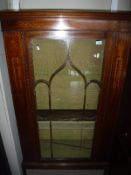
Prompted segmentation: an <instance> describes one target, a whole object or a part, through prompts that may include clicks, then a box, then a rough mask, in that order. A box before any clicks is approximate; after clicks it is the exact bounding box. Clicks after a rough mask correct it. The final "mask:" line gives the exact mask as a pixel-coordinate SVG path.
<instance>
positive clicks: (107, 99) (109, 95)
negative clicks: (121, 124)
mask: <svg viewBox="0 0 131 175" xmlns="http://www.w3.org/2000/svg"><path fill="white" fill-rule="evenodd" d="M129 36H130V34H128V33H119V32H116V33H113V34H111V35H110V37H109V40H108V43H107V49H106V54H105V60H106V61H105V67H104V70H103V82H104V83H103V85H102V93H101V96H100V104H99V111H98V113H99V114H98V115H101V117H100V118H101V119H100V120H98V122H97V124H96V133H95V139H94V149H93V157H95V159H101V160H105V159H109V157H110V155H111V148H112V145H113V143H112V141H113V137H114V135H115V132H116V127H117V122H118V119H119V108H120V102H121V97H122V92H123V86H124V80H125V76H126V70H127V65H128V58H129V47H130V46H129V38H130V37H129ZM103 131H104V132H103ZM100 150H101V151H100Z"/></svg>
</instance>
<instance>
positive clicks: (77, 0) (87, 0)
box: [20, 0, 111, 10]
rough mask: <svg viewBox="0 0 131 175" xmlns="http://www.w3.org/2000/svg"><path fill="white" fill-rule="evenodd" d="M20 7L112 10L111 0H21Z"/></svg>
mask: <svg viewBox="0 0 131 175" xmlns="http://www.w3.org/2000/svg"><path fill="white" fill-rule="evenodd" d="M20 8H21V9H28V8H32V9H34V8H39V9H41V8H44V9H47V8H49V9H98V10H110V8H111V0H37V1H36V0H26V1H25V0H20Z"/></svg>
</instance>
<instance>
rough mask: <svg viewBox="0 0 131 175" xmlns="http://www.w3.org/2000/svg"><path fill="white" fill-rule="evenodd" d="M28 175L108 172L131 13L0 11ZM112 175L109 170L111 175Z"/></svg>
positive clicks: (120, 94)
mask: <svg viewBox="0 0 131 175" xmlns="http://www.w3.org/2000/svg"><path fill="white" fill-rule="evenodd" d="M0 19H1V24H2V31H3V36H4V42H5V50H6V58H7V64H8V70H9V76H10V82H11V88H12V95H13V101H14V107H15V112H16V119H17V124H18V130H19V137H20V143H21V148H22V153H23V169H31V168H36V169H41V168H42V169H88V168H92V169H97V168H98V169H105V170H106V169H107V168H108V164H109V161H110V158H111V154H112V145H113V138H114V136H115V134H116V128H117V123H118V120H119V108H120V104H121V96H122V92H123V87H124V81H125V77H126V71H127V66H128V62H129V56H130V42H131V40H130V36H131V14H130V13H108V12H105V13H104V12H86V11H73V10H72V11H70V10H54V11H53V10H52V11H48V10H44V11H40V10H39V11H35V10H34V11H29V10H27V11H19V12H13V11H10V12H9V11H6V12H1V13H0ZM105 173H106V171H105Z"/></svg>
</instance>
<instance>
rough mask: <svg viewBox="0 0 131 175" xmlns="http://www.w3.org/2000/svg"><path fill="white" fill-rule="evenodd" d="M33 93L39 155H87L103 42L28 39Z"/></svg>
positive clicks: (97, 94)
mask: <svg viewBox="0 0 131 175" xmlns="http://www.w3.org/2000/svg"><path fill="white" fill-rule="evenodd" d="M31 45H32V58H33V67H34V80H35V82H34V87H35V88H34V91H35V94H36V104H37V109H36V114H37V120H38V128H39V139H40V148H41V156H42V157H43V158H90V157H91V151H92V143H93V135H94V129H95V120H96V111H97V106H98V100H99V93H100V84H101V73H102V63H103V53H104V46H105V41H104V40H99V41H98V40H95V39H77V38H76V39H70V40H68V41H67V40H57V39H33V40H32V41H31Z"/></svg>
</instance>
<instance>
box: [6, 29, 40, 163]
mask: <svg viewBox="0 0 131 175" xmlns="http://www.w3.org/2000/svg"><path fill="white" fill-rule="evenodd" d="M4 42H5V47H6V57H7V64H8V70H9V76H10V82H11V87H12V95H13V101H14V106H15V112H16V118H17V124H18V130H19V136H20V140H21V147H22V152H23V157H24V160H38V159H39V157H40V156H39V141H38V133H37V131H38V129H37V123H36V119H35V113H33V111H32V109H31V107H30V106H32V103H33V102H32V99H31V95H30V88H29V87H28V78H27V72H26V60H25V51H24V47H23V46H24V45H23V35H22V33H21V32H4Z"/></svg>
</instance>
